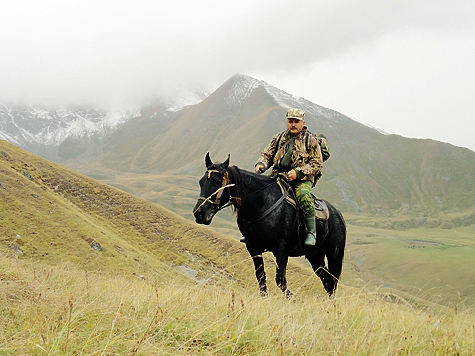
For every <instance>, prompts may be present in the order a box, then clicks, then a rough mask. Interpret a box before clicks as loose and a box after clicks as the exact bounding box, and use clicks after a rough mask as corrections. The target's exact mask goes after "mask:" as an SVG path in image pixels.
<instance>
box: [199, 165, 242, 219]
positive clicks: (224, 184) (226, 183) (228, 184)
mask: <svg viewBox="0 0 475 356" xmlns="http://www.w3.org/2000/svg"><path fill="white" fill-rule="evenodd" d="M205 173H208V179H210V177H211V173H218V174H220V173H221V172H220V171H217V170H209V169H208V170H206V172H205ZM221 184H222V185H221V187H220V188H219V189H218V190H216V191H215V192H214V193H213V194H211V195H210V196H209V197H207V198H205V197H199V198H198V201H200V200H203V202H202V203H201V204H200V206H199V207H197V208H196V209H195V211H194V212H193V213H195V212H197V211H198V210H199V209H200V208H201V207H202V206H203V205H204V204H205V203H206V202H209V203H210V204H211V205H213V206H214V207H215V208H216V212H218V211H220V210H222V209H224V208H226V207H228V206H229V205H231V204H232V202H231V199H232V198H231V197H230V198H229V201H228V202H227V203H226V204H224V205H223V206H222V207H220V206H219V204H220V201H221V196H222V195H223V192H224V189H226V188H229V187H233V186H234V185H235V184H233V183H231V181H230V180H229V176H228V171H225V172H224V174H223V180H222V183H221ZM213 195H216V199H215V200H214V201H212V200H211V197H212V196H213ZM234 199H238V198H234Z"/></svg>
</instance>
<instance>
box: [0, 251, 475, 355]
mask: <svg viewBox="0 0 475 356" xmlns="http://www.w3.org/2000/svg"><path fill="white" fill-rule="evenodd" d="M13 255H14V252H13V251H11V250H5V249H4V248H0V279H1V283H2V287H3V288H2V289H1V290H0V302H1V303H2V313H1V314H0V354H1V355H194V354H199V355H319V354H322V355H346V354H351V355H377V356H379V355H472V354H473V353H474V352H475V341H474V340H475V338H474V329H473V325H474V324H475V317H474V315H475V314H474V313H473V310H469V309H458V310H452V309H448V308H446V309H438V310H435V309H430V308H422V309H421V308H416V307H414V305H413V304H409V303H407V302H406V301H405V300H404V299H401V298H398V297H397V296H395V295H393V294H389V293H384V292H369V291H367V290H365V289H357V290H355V289H351V288H343V289H342V290H341V291H340V292H339V293H338V295H337V296H336V297H335V298H334V299H332V300H330V299H328V298H327V297H321V296H318V295H315V294H314V293H311V294H305V295H304V296H301V297H297V298H296V299H294V300H293V302H292V301H289V300H287V299H285V298H284V297H283V296H282V295H280V294H271V295H270V296H269V297H267V298H260V297H258V296H257V293H254V292H252V291H250V290H249V289H245V288H242V287H241V285H240V284H239V283H237V282H236V281H235V280H228V281H227V282H226V283H225V284H222V285H221V286H220V287H219V288H218V287H217V286H213V285H209V284H203V283H197V282H193V281H192V280H190V279H186V278H184V277H181V278H180V276H179V275H176V274H174V273H173V272H172V270H170V269H169V270H166V271H163V272H161V273H156V272H154V271H149V272H145V273H144V275H142V276H140V277H139V278H137V277H138V276H135V277H134V276H131V275H124V274H122V273H116V272H114V271H108V272H101V271H89V272H85V271H84V270H83V269H82V268H78V267H77V266H75V265H73V264H71V263H60V264H58V265H54V266H52V265H49V264H46V263H40V262H35V261H34V260H33V259H18V258H17V257H16V256H13Z"/></svg>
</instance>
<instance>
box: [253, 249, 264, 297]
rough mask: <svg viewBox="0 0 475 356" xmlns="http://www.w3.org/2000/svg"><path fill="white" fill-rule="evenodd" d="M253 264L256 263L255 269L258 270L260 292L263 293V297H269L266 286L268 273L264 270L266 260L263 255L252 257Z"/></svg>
mask: <svg viewBox="0 0 475 356" xmlns="http://www.w3.org/2000/svg"><path fill="white" fill-rule="evenodd" d="M252 262H254V269H255V270H256V278H257V282H258V283H259V290H260V291H261V296H262V297H265V296H267V286H266V272H265V270H264V259H263V258H262V255H257V256H252Z"/></svg>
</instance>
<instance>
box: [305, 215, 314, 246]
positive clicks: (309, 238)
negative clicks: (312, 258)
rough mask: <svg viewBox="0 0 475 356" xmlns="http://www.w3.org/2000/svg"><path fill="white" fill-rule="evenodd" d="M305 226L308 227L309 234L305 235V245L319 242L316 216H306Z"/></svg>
mask: <svg viewBox="0 0 475 356" xmlns="http://www.w3.org/2000/svg"><path fill="white" fill-rule="evenodd" d="M305 226H306V227H307V235H306V236H305V242H304V243H303V244H304V245H305V246H315V244H316V243H317V239H316V237H317V227H316V224H315V216H311V217H309V218H305Z"/></svg>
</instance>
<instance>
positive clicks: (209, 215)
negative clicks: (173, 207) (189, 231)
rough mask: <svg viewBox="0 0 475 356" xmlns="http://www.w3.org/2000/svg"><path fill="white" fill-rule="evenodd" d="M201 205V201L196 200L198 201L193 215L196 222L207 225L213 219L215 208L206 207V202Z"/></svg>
mask: <svg viewBox="0 0 475 356" xmlns="http://www.w3.org/2000/svg"><path fill="white" fill-rule="evenodd" d="M200 205H201V202H199V201H198V203H197V204H196V206H195V209H194V210H193V211H194V213H193V214H194V215H195V220H196V222H197V223H198V224H203V225H209V224H211V221H212V220H213V217H214V215H215V214H216V210H215V209H213V207H206V205H207V204H205V205H202V206H200Z"/></svg>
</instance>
